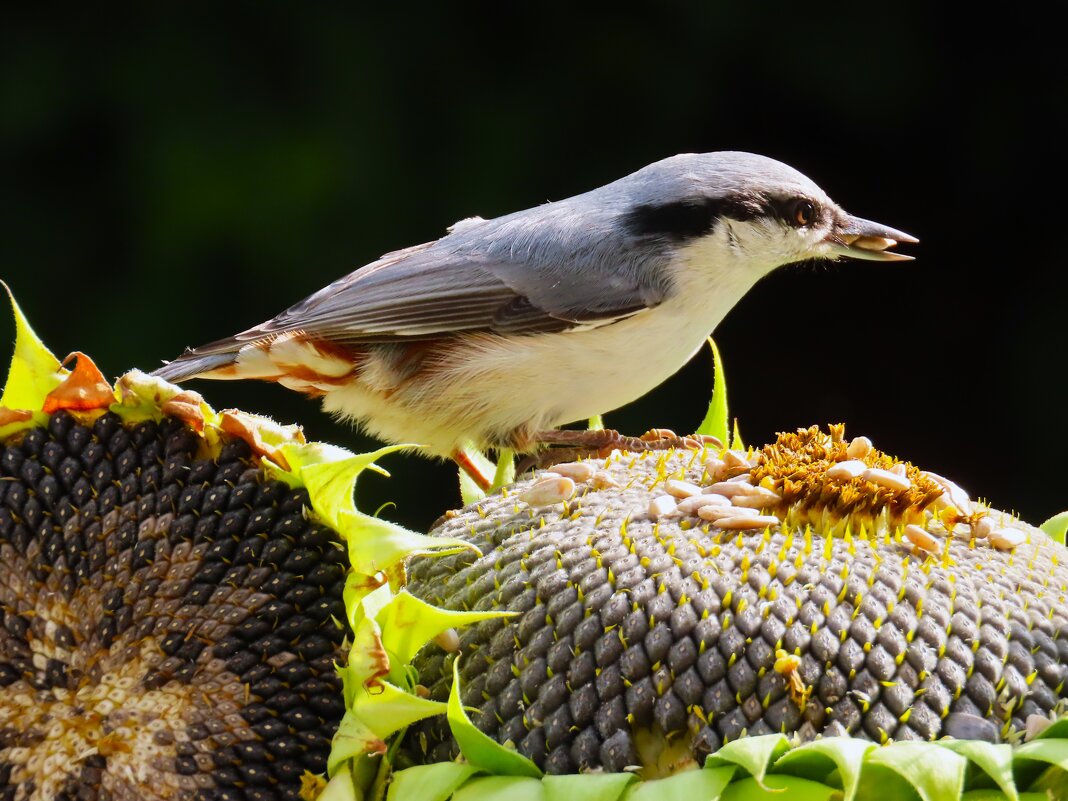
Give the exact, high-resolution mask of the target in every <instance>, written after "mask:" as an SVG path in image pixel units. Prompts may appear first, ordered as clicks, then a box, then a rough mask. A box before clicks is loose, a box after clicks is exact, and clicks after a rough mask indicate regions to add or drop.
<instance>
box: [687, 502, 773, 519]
mask: <svg viewBox="0 0 1068 801" xmlns="http://www.w3.org/2000/svg"><path fill="white" fill-rule="evenodd" d="M759 515H760V512H759V511H758V510H756V509H744V508H742V509H739V508H737V507H735V506H718V505H711V506H702V507H701V508H700V509H698V510H697V516H698V517H699V518H701V519H702V520H712V521H713V522H714V521H716V520H720V519H722V518H724V517H758V516H759Z"/></svg>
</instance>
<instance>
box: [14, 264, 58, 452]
mask: <svg viewBox="0 0 1068 801" xmlns="http://www.w3.org/2000/svg"><path fill="white" fill-rule="evenodd" d="M0 286H3V288H4V290H5V291H6V292H7V296H8V298H10V299H11V311H12V313H13V314H14V317H15V349H14V353H13V354H12V356H11V369H10V370H8V373H7V382H6V383H5V384H4V390H3V393H2V394H0V406H3V407H5V408H7V409H13V410H14V409H22V410H26V411H30V412H33V413H34V420H33V421H26V422H18V423H9V424H8V425H6V426H3V428H0V434H3V435H5V436H6V435H8V434H12V433H14V432H15V431H19V430H21V429H23V428H29V427H30V426H33V425H38V424H40V422H41V421H42V415H43V413H42V412H41V407H42V406H43V405H44V401H45V397H46V396H47V395H48V393H49V392H51V391H52V390H53V389H55V388H56V387H58V386H59V385H60V384H61V383H62V382H63V379H64V378H65V377H66V376H67V375H68V373H69V372H70V371H69V370H65V369H64V368H63V365H61V364H60V363H59V359H57V358H56V357H55V356H54V355H52V351H50V350H49V349H48V348H46V347H45V344H44V343H43V342H42V341H41V339H40V337H38V336H37V334H35V333H34V331H33V329H32V328H31V327H30V323H29V321H28V320H27V319H26V316H25V315H24V314H23V313H22V309H20V308H19V304H18V303H17V302H16V301H15V296H14V295H13V294H12V293H11V289H10V288H9V287H8V285H7V284H5V283H4V282H3V281H0Z"/></svg>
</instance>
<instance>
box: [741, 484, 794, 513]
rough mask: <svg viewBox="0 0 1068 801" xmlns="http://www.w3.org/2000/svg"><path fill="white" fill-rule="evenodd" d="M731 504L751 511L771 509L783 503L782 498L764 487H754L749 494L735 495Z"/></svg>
mask: <svg viewBox="0 0 1068 801" xmlns="http://www.w3.org/2000/svg"><path fill="white" fill-rule="evenodd" d="M731 503H733V504H734V505H735V506H744V507H747V508H751V509H769V508H771V507H772V506H778V505H779V504H780V503H782V496H781V495H780V494H779V493H777V492H772V491H771V490H769V489H765V488H764V487H753V488H752V490H751V491H749V492H745V493H742V494H739V495H735V496H734V497H733V498H732V499H731Z"/></svg>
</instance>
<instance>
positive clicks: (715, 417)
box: [696, 337, 730, 447]
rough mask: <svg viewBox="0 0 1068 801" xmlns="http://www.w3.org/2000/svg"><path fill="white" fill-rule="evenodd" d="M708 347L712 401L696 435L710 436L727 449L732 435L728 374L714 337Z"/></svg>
mask: <svg viewBox="0 0 1068 801" xmlns="http://www.w3.org/2000/svg"><path fill="white" fill-rule="evenodd" d="M708 346H709V347H710V348H712V401H711V402H710V403H709V404H708V411H707V412H705V419H704V420H702V421H701V425H700V426H698V427H697V432H696V433H698V434H709V435H711V436H713V437H715V438H716V439H718V440H719V441H720V442H722V443H723V446H724V447H727V445H728V444H729V443H728V435H729V434H730V432H729V431H728V429H727V372H726V370H725V369H724V368H723V360H722V359H721V358H720V355H719V348H717V347H716V343H715V342H713V341H712V337H709V338H708Z"/></svg>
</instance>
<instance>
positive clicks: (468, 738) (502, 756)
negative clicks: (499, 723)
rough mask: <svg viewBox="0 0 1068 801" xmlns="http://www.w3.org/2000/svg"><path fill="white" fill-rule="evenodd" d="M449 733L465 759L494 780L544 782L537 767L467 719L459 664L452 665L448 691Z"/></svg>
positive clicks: (458, 662)
mask: <svg viewBox="0 0 1068 801" xmlns="http://www.w3.org/2000/svg"><path fill="white" fill-rule="evenodd" d="M447 716H448V720H449V729H450V730H451V731H452V736H453V737H455V738H456V743H457V745H459V746H460V753H461V754H463V756H464V759H466V760H467V761H468V762H469V763H471V764H472V765H474V766H475V767H477V768H481V769H482V770H484V771H486V772H487V773H491V774H493V775H495V776H531V777H533V778H536V779H540V778H541V771H540V770H539V769H538V766H537V765H535V764H534V763H533V762H531V761H530V760H529V759H527V758H526V757H525V756H523V755H522V754H520V753H519V752H518V751H513V750H511V749H509V748H505V747H504V746H503V745H501V744H500V743H498V742H497V741H496V740H494V739H493V738H492V737H490V736H488V735H487V734H485V733H483V732H481V731H479V730H478V728H476V727H475V725H474V724H473V723H472V722H471V721H470V719H468V717H467V713H466V712H465V711H464V706H463V703H462V702H461V701H460V660H459V659H456V660H455V661H454V662H453V663H452V689H451V690H450V691H449V709H448V712H447Z"/></svg>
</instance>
